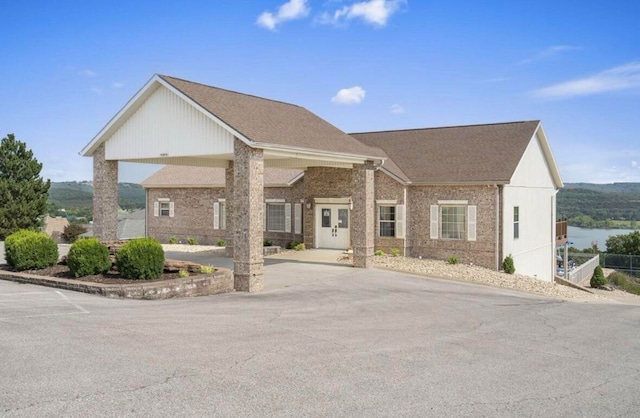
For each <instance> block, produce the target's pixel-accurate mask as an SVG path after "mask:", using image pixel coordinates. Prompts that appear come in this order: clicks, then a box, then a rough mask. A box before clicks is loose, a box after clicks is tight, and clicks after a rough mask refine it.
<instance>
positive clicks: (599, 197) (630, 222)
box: [556, 183, 640, 229]
mask: <svg viewBox="0 0 640 418" xmlns="http://www.w3.org/2000/svg"><path fill="white" fill-rule="evenodd" d="M579 184H580V185H581V186H582V187H579V188H575V187H572V185H568V187H566V188H563V189H560V191H559V192H558V196H557V210H556V212H557V215H558V217H562V218H567V219H568V220H569V225H572V226H578V227H584V228H630V229H635V228H637V227H638V226H639V225H640V224H639V221H640V184H639V183H615V184H613V185H611V184H610V185H590V186H595V187H596V188H597V189H599V190H592V189H590V188H586V185H587V184H586V183H579ZM636 185H637V186H638V187H636ZM607 186H609V187H610V189H611V190H615V191H602V190H608V189H607ZM623 190H624V192H623Z"/></svg>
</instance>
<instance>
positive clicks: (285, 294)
mask: <svg viewBox="0 0 640 418" xmlns="http://www.w3.org/2000/svg"><path fill="white" fill-rule="evenodd" d="M287 267H289V268H291V269H296V270H295V271H296V274H297V275H299V276H300V278H301V279H302V280H300V281H299V282H297V283H293V282H290V283H289V284H288V285H284V286H281V287H278V288H276V289H273V290H268V291H265V292H262V293H258V294H247V293H230V294H224V295H218V296H211V297H200V298H194V299H174V300H165V301H132V300H109V299H105V298H102V297H99V296H93V295H86V294H81V293H75V292H70V291H59V290H56V289H50V288H43V287H38V286H31V285H19V284H16V283H12V282H5V281H0V333H1V335H2V338H0V353H1V359H2V360H1V363H0V376H2V379H0V415H2V416H21V417H22V416H24V417H27V416H28V417H33V416H71V417H75V416H77V417H80V416H87V415H91V416H438V417H441V416H492V417H495V416H509V417H513V416H637V411H638V410H639V409H640V400H639V398H638V396H637V391H638V388H639V387H640V359H639V356H638V353H639V352H640V331H638V324H640V309H639V308H638V307H635V306H629V305H623V304H613V303H574V302H563V301H558V300H551V299H545V298H540V297H536V296H530V295H525V294H519V293H514V292H509V291H505V290H500V289H494V288H488V287H483V286H474V285H469V284H464V283H453V282H446V281H439V280H430V279H426V278H422V277H417V276H411V275H406V274H397V273H393V272H388V271H381V270H361V269H353V268H350V267H345V266H339V265H317V264H310V263H309V264H304V263H297V264H294V263H286V262H282V263H278V264H272V265H267V266H266V267H265V269H266V280H267V281H269V280H272V279H276V278H277V276H278V275H279V273H278V272H279V271H283V270H282V269H286V268H287ZM308 277H314V279H313V280H304V279H305V278H308Z"/></svg>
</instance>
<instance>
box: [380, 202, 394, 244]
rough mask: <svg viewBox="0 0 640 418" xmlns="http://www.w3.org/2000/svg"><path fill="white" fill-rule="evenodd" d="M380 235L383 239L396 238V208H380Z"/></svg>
mask: <svg viewBox="0 0 640 418" xmlns="http://www.w3.org/2000/svg"><path fill="white" fill-rule="evenodd" d="M378 235H379V236H381V237H395V236H396V207H395V206H378Z"/></svg>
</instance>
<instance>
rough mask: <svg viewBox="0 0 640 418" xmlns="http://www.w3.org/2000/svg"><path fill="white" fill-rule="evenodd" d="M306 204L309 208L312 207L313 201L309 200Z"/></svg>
mask: <svg viewBox="0 0 640 418" xmlns="http://www.w3.org/2000/svg"><path fill="white" fill-rule="evenodd" d="M305 206H306V207H307V209H311V201H310V200H307V203H305Z"/></svg>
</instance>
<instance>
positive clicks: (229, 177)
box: [224, 161, 236, 257]
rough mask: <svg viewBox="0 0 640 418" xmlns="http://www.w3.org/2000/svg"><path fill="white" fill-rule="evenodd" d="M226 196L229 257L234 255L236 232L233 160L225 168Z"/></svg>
mask: <svg viewBox="0 0 640 418" xmlns="http://www.w3.org/2000/svg"><path fill="white" fill-rule="evenodd" d="M224 174H225V177H224V181H225V183H224V187H225V189H224V197H225V199H226V202H225V203H226V211H227V213H226V217H227V220H226V223H227V225H226V230H225V238H224V241H225V253H226V255H227V257H233V236H234V234H235V218H234V214H235V212H236V211H235V196H234V195H233V190H234V188H233V181H234V180H233V161H229V167H227V168H226V169H225V170H224Z"/></svg>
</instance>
